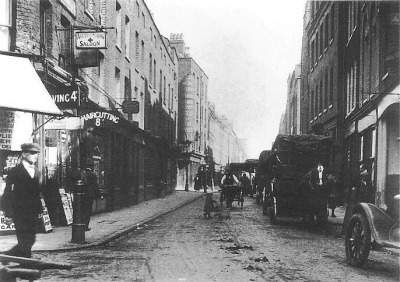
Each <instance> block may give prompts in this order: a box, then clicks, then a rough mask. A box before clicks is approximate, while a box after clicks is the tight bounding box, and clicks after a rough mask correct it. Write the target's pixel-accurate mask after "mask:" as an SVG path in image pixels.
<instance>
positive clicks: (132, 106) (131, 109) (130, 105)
mask: <svg viewBox="0 0 400 282" xmlns="http://www.w3.org/2000/svg"><path fill="white" fill-rule="evenodd" d="M122 112H123V113H124V114H137V113H139V101H130V100H124V101H123V102H122Z"/></svg>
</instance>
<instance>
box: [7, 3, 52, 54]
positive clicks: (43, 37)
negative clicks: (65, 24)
mask: <svg viewBox="0 0 400 282" xmlns="http://www.w3.org/2000/svg"><path fill="white" fill-rule="evenodd" d="M51 14H52V13H51V5H50V4H49V2H45V1H41V2H40V47H41V48H40V51H41V54H42V55H45V56H46V54H50V52H51V45H50V44H47V43H48V42H51V38H52V32H51V25H50V24H49V23H51ZM0 42H1V39H0Z"/></svg>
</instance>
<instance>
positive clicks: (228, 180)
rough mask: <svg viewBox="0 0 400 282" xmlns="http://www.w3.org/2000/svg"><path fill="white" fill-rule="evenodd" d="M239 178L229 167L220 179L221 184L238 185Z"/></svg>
mask: <svg viewBox="0 0 400 282" xmlns="http://www.w3.org/2000/svg"><path fill="white" fill-rule="evenodd" d="M238 184H239V180H238V179H237V177H236V175H234V174H233V173H232V172H231V171H230V170H229V169H227V170H226V171H225V174H224V176H222V179H221V185H222V186H224V185H238Z"/></svg>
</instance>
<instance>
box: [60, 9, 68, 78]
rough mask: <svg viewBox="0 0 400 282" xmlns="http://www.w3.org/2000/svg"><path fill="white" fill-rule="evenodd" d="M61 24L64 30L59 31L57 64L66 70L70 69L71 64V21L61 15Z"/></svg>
mask: <svg viewBox="0 0 400 282" xmlns="http://www.w3.org/2000/svg"><path fill="white" fill-rule="evenodd" d="M61 26H62V29H64V31H62V32H60V35H59V39H60V41H59V42H60V49H59V51H60V53H59V55H58V65H59V66H60V67H61V68H63V69H65V70H66V71H70V66H71V61H70V60H71V32H70V29H71V23H70V22H69V21H68V19H67V18H66V17H64V16H61Z"/></svg>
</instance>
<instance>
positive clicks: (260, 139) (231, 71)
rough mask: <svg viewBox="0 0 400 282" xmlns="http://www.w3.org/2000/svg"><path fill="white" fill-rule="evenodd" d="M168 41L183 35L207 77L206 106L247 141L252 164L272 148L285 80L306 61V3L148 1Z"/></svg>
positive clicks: (285, 0)
mask: <svg viewBox="0 0 400 282" xmlns="http://www.w3.org/2000/svg"><path fill="white" fill-rule="evenodd" d="M145 2H146V4H147V6H148V8H149V9H150V11H151V12H152V13H153V14H154V20H155V23H156V25H157V27H158V29H159V31H160V32H161V34H162V35H164V36H166V37H167V38H169V37H170V34H171V33H182V34H183V39H184V40H185V43H186V46H187V47H189V48H190V49H189V54H190V55H191V56H192V58H193V59H194V60H195V61H196V62H197V63H198V64H199V65H200V67H201V68H202V69H203V70H204V72H205V73H206V75H207V76H208V78H209V82H208V83H209V85H208V100H209V101H211V102H213V103H215V105H216V111H217V113H218V114H219V115H226V116H227V117H228V118H229V119H232V120H233V122H234V131H235V132H236V135H237V136H238V137H239V138H244V139H247V144H248V148H247V154H248V158H258V157H259V154H260V152H261V151H263V150H267V149H270V148H271V144H272V142H273V141H274V140H275V137H276V135H277V134H278V129H279V121H280V117H281V114H282V113H283V111H284V109H285V103H286V95H287V79H288V77H289V74H290V73H292V72H293V70H294V67H295V65H296V64H300V61H301V57H300V54H301V37H302V26H303V15H304V9H305V3H306V0H273V1H270V0H268V1H267V0H249V1H242V0H145Z"/></svg>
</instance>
